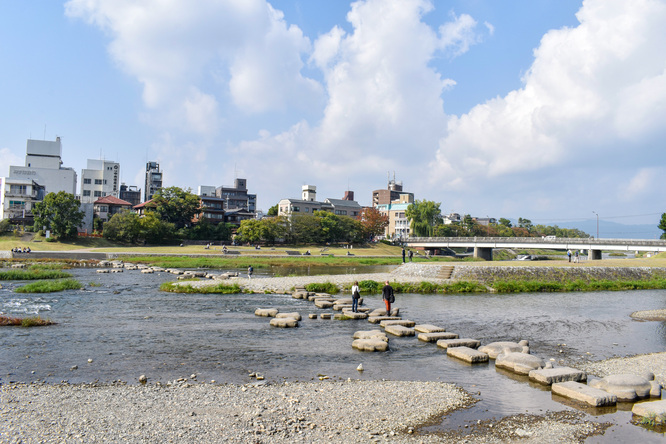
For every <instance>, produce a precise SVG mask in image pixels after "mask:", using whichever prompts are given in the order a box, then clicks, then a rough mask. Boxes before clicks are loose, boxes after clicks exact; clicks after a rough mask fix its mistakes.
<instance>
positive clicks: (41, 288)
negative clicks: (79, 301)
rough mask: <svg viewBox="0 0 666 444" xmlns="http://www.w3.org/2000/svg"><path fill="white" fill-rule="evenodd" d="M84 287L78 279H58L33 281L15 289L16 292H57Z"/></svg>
mask: <svg viewBox="0 0 666 444" xmlns="http://www.w3.org/2000/svg"><path fill="white" fill-rule="evenodd" d="M81 287H82V285H81V283H80V282H79V281H77V280H76V279H58V280H44V281H39V282H31V283H29V284H26V285H24V286H23V287H19V288H17V289H16V290H14V291H15V292H16V293H55V292H57V291H63V290H78V289H80V288H81Z"/></svg>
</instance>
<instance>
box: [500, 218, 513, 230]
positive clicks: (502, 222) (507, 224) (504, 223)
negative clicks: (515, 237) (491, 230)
mask: <svg viewBox="0 0 666 444" xmlns="http://www.w3.org/2000/svg"><path fill="white" fill-rule="evenodd" d="M499 224H500V225H502V226H504V227H507V228H511V221H510V220H509V219H506V218H504V217H500V218H499Z"/></svg>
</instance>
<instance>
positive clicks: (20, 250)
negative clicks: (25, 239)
mask: <svg viewBox="0 0 666 444" xmlns="http://www.w3.org/2000/svg"><path fill="white" fill-rule="evenodd" d="M12 253H30V247H23V248H21V247H16V248H12Z"/></svg>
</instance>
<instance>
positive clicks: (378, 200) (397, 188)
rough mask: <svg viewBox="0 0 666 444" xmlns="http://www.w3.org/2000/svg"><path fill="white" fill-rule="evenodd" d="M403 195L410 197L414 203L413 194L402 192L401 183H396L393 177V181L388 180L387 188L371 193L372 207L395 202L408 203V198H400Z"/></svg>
mask: <svg viewBox="0 0 666 444" xmlns="http://www.w3.org/2000/svg"><path fill="white" fill-rule="evenodd" d="M403 195H408V196H411V201H414V193H408V192H406V191H403V190H402V182H396V181H395V177H394V178H393V180H390V179H389V182H388V187H387V188H386V189H384V190H375V191H373V192H372V206H373V207H377V205H386V204H390V203H391V202H395V201H400V200H402V201H404V202H406V201H409V200H410V198H409V197H401V196H403Z"/></svg>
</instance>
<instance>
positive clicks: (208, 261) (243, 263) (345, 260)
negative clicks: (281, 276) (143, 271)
mask: <svg viewBox="0 0 666 444" xmlns="http://www.w3.org/2000/svg"><path fill="white" fill-rule="evenodd" d="M118 259H120V260H123V261H125V262H132V263H141V264H146V265H156V266H159V267H163V268H214V269H229V268H247V267H248V266H250V265H252V267H254V268H255V269H257V268H269V267H272V266H281V267H303V266H314V267H316V266H329V267H330V266H340V267H350V266H355V265H398V264H399V263H400V262H401V259H400V258H398V257H395V258H382V257H377V258H367V257H354V256H340V257H336V256H333V257H332V256H293V257H291V256H264V257H243V256H225V257H215V256H211V257H208V256H204V257H190V256H119V257H118Z"/></svg>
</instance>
